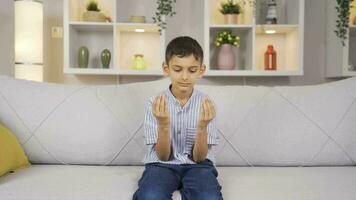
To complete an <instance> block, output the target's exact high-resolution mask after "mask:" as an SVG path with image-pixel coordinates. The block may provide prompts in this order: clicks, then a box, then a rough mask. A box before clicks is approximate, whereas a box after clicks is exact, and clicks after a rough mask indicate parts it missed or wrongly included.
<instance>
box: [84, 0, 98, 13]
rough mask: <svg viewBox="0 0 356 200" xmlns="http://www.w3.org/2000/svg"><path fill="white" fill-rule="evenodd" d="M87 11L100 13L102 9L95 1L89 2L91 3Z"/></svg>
mask: <svg viewBox="0 0 356 200" xmlns="http://www.w3.org/2000/svg"><path fill="white" fill-rule="evenodd" d="M87 11H96V12H100V8H99V6H98V2H96V1H94V0H91V1H89V3H88V4H87Z"/></svg>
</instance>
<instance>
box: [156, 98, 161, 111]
mask: <svg viewBox="0 0 356 200" xmlns="http://www.w3.org/2000/svg"><path fill="white" fill-rule="evenodd" d="M159 103H160V96H157V101H156V113H157V114H158V113H159Z"/></svg>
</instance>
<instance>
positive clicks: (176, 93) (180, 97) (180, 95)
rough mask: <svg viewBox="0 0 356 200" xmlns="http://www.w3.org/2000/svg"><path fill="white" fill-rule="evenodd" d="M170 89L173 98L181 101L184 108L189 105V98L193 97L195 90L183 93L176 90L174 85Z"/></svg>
mask: <svg viewBox="0 0 356 200" xmlns="http://www.w3.org/2000/svg"><path fill="white" fill-rule="evenodd" d="M169 89H170V90H171V92H172V94H173V96H174V97H175V98H176V99H177V100H178V101H179V103H180V104H181V106H184V105H185V103H187V101H188V100H189V98H190V97H191V96H192V94H193V90H194V89H193V88H192V89H191V90H190V91H189V92H184V93H182V92H180V91H179V90H177V89H176V88H174V87H173V86H172V85H170V86H169Z"/></svg>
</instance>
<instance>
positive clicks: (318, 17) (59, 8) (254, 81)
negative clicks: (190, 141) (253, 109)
mask: <svg viewBox="0 0 356 200" xmlns="http://www.w3.org/2000/svg"><path fill="white" fill-rule="evenodd" d="M198 1H202V0H194V1H192V0H179V1H177V2H178V5H177V6H178V7H177V8H176V11H177V13H178V14H177V15H176V16H175V18H174V19H170V22H173V23H172V24H177V23H178V21H179V20H178V19H182V18H183V19H184V20H189V18H192V19H193V21H199V16H201V15H202V13H196V10H197V8H194V7H196V6H197V2H198ZM305 1H306V2H305V35H304V39H305V41H304V48H305V49H304V76H299V77H229V78H227V77H214V78H204V79H203V80H201V83H205V84H248V85H309V84H318V83H323V82H327V81H331V80H334V79H326V78H324V77H325V75H324V74H325V68H324V66H325V61H326V57H325V53H326V52H325V42H326V34H325V30H326V10H325V8H326V1H325V0H305ZM189 4H192V7H193V8H194V9H186V8H187V7H188V8H189V7H190V5H189ZM0 15H1V18H0V27H1V29H0V34H1V37H0V40H1V43H0V64H1V65H0V66H1V69H0V73H2V74H9V75H11V74H12V71H13V70H12V69H13V67H12V66H13V64H12V63H13V57H14V55H13V1H12V0H5V1H3V3H2V6H1V7H0ZM44 15H45V18H44V23H45V25H44V32H45V33H44V44H45V46H44V65H45V80H46V81H48V82H58V83H74V84H115V83H130V82H136V81H148V80H155V79H157V77H132V76H126V77H117V76H75V75H64V74H63V73H62V66H63V41H62V39H55V38H51V36H50V31H51V27H52V26H63V1H62V0H44ZM195 16H198V17H195ZM199 26H200V27H201V28H202V27H203V24H200V25H199ZM2 27H5V28H4V29H3V28H2ZM168 28H170V27H168ZM171 30H172V29H171ZM175 34H185V35H191V36H193V37H195V38H196V39H197V40H198V41H199V42H202V41H203V38H201V37H202V35H201V34H199V33H196V32H194V31H193V32H191V31H189V29H188V28H186V29H184V28H183V29H180V32H178V33H177V32H173V33H172V32H170V33H169V31H168V34H167V35H168V37H171V38H172V37H174V36H175ZM9 48H10V51H9Z"/></svg>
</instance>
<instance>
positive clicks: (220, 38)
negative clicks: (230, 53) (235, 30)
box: [215, 31, 240, 47]
mask: <svg viewBox="0 0 356 200" xmlns="http://www.w3.org/2000/svg"><path fill="white" fill-rule="evenodd" d="M239 41H240V37H239V36H237V35H233V34H232V32H231V31H222V32H220V33H219V34H218V35H217V37H216V38H215V45H216V46H217V47H219V46H220V45H222V44H231V45H235V46H236V47H239V46H240V42H239Z"/></svg>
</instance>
